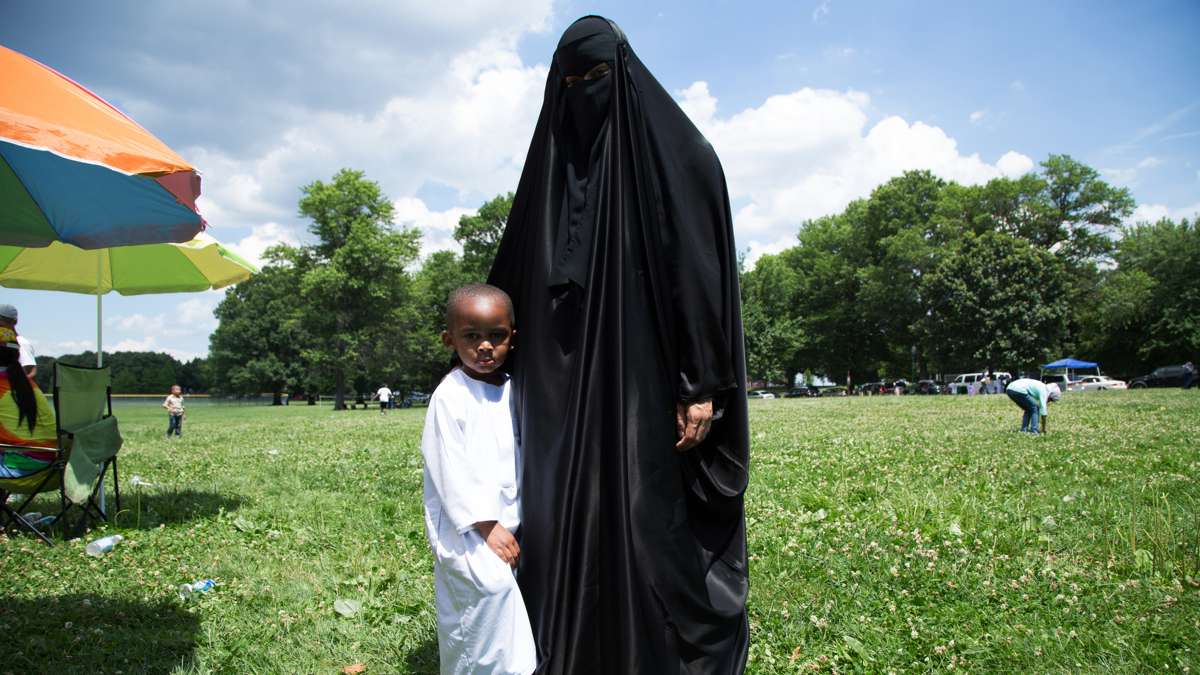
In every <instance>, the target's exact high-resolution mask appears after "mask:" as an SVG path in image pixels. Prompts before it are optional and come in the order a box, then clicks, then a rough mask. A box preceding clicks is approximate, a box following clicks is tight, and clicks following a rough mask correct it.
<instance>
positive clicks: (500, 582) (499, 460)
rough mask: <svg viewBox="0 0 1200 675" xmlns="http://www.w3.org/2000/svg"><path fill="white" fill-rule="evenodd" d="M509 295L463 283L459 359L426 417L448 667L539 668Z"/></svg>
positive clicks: (449, 322) (457, 301) (441, 644)
mask: <svg viewBox="0 0 1200 675" xmlns="http://www.w3.org/2000/svg"><path fill="white" fill-rule="evenodd" d="M513 323H514V316H513V305H512V300H510V299H509V297H508V295H507V294H506V293H505V292H504V291H502V290H500V289H498V288H496V287H494V286H488V285H486V284H472V285H470V286H464V287H462V288H459V289H458V290H456V291H454V292H453V293H452V294H451V295H450V299H449V301H448V303H447V308H446V330H445V331H443V332H442V344H444V345H446V346H447V347H449V348H451V349H453V350H454V352H455V354H456V355H457V356H458V360H459V362H460V365H458V366H457V367H455V368H454V370H452V371H450V373H449V374H448V375H446V377H445V378H444V379H443V380H442V382H441V384H439V385H438V387H437V389H436V390H434V392H433V396H432V397H431V398H430V400H429V411H428V412H427V413H426V415H425V432H424V435H423V437H422V439H421V453H422V454H423V455H424V457H425V531H426V533H427V534H428V535H429V545H430V546H431V547H432V548H433V579H434V591H435V594H436V599H437V613H438V651H439V653H440V657H441V659H440V660H441V671H442V673H506V674H507V673H531V672H533V669H534V667H535V666H536V665H537V656H536V653H535V650H534V643H533V631H532V629H531V628H530V625H529V616H528V614H527V613H526V610H525V601H524V599H523V598H522V597H521V590H520V588H518V586H517V580H516V577H515V575H514V571H513V568H515V567H516V564H517V558H518V556H520V554H521V547H520V546H519V545H518V544H517V540H516V536H515V535H516V533H517V530H518V528H519V527H520V525H521V499H520V483H519V472H520V471H519V468H518V467H519V466H520V460H519V453H520V449H519V447H518V444H517V440H516V432H515V430H514V426H513V413H512V407H511V403H510V401H511V390H512V386H511V384H510V382H509V380H508V375H507V374H506V373H505V372H504V371H503V370H501V366H503V365H504V360H505V359H506V358H508V354H509V350H511V349H512V342H513V338H514V337H515V335H516V331H515V330H513Z"/></svg>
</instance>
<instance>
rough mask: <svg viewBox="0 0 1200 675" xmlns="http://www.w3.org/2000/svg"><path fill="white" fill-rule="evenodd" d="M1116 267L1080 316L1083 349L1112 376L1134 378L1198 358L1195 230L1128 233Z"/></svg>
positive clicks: (1174, 226)
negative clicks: (1084, 333)
mask: <svg viewBox="0 0 1200 675" xmlns="http://www.w3.org/2000/svg"><path fill="white" fill-rule="evenodd" d="M1113 257H1114V260H1115V262H1116V267H1115V268H1112V269H1109V270H1107V271H1106V272H1105V273H1104V274H1103V276H1102V278H1101V281H1100V284H1099V292H1098V294H1097V298H1098V300H1097V302H1096V303H1094V304H1093V305H1090V306H1089V307H1086V308H1084V310H1085V319H1084V323H1085V325H1086V326H1087V328H1088V330H1087V335H1088V340H1087V342H1086V345H1087V346H1088V348H1089V349H1090V350H1091V352H1092V353H1093V355H1094V356H1096V357H1097V358H1100V359H1102V361H1103V363H1104V364H1105V366H1106V368H1108V369H1109V370H1111V371H1114V372H1118V373H1123V374H1127V375H1128V374H1134V373H1136V372H1137V371H1140V370H1144V369H1148V368H1151V367H1154V366H1158V365H1163V364H1167V363H1180V362H1183V361H1186V360H1188V359H1192V360H1196V356H1197V355H1198V353H1200V309H1198V308H1200V283H1197V281H1196V271H1197V270H1200V229H1197V227H1196V222H1195V221H1191V222H1189V221H1188V220H1186V219H1185V220H1183V221H1180V222H1175V221H1172V220H1169V219H1164V220H1160V221H1159V222H1157V223H1153V224H1150V223H1142V224H1139V225H1135V226H1132V227H1127V228H1125V229H1124V231H1123V235H1122V237H1121V238H1120V240H1119V241H1118V242H1117V249H1116V252H1115V253H1114V256H1113Z"/></svg>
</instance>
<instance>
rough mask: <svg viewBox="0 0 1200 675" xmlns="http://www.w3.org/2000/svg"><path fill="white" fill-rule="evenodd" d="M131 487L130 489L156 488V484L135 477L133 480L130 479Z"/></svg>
mask: <svg viewBox="0 0 1200 675" xmlns="http://www.w3.org/2000/svg"><path fill="white" fill-rule="evenodd" d="M129 486H130V487H154V483H151V482H149V481H147V480H145V479H143V478H142V477H141V476H134V477H133V478H130V479H129Z"/></svg>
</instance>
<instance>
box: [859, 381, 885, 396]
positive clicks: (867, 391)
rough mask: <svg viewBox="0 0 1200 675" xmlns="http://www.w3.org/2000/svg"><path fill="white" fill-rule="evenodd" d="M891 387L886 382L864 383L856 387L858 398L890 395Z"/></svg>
mask: <svg viewBox="0 0 1200 675" xmlns="http://www.w3.org/2000/svg"><path fill="white" fill-rule="evenodd" d="M891 392H892V387H891V385H889V384H888V383H886V382H864V383H863V384H860V385H858V392H857V393H858V395H859V396H875V395H877V394H890V393H891Z"/></svg>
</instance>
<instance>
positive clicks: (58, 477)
mask: <svg viewBox="0 0 1200 675" xmlns="http://www.w3.org/2000/svg"><path fill="white" fill-rule="evenodd" d="M110 382H111V378H110V373H109V370H108V368H87V367H83V366H68V365H65V364H62V363H55V364H54V413H55V425H56V427H57V430H58V457H57V458H55V460H54V462H52V463H51V464H50V466H48V467H46V468H45V469H42V470H41V471H38V472H36V473H32V474H29V475H27V476H22V477H20V478H0V516H5V517H7V519H8V520H11V521H13V522H15V523H16V524H17V525H19V526H21V527H24V528H25V529H28V530H30V531H31V532H33V533H34V534H36V535H37V536H38V537H40V538H41V539H42V540H43V541H45V542H46V543H47V544H51V545H53V543H52V542H51V541H50V539H49V538H48V537H46V536H45V535H44V534H42V533H41V532H40V531H39V530H38V529H37V528H36V527H34V525H33V524H32V523H30V522H29V520H28V519H26V518H25V517H23V516H22V515H21V512H22V511H24V510H25V507H26V506H28V505H29V503H30V502H31V501H33V499H34V497H36V496H37V495H39V494H42V493H45V492H50V491H52V490H58V493H59V502H60V504H61V508H62V510H61V511H60V512H59V513H58V515H57V516H56V517H55V518H54V520H53V521H52V522H51V523H50V525H51V526H53V525H54V524H56V523H58V522H59V521H60V520H62V519H63V518H64V517H65V516H66V515H67V514H68V513H69V512H70V511H71V510H72V509H75V508H78V509H79V510H80V511H81V512H82V513H81V516H80V518H81V519H80V525H81V526H82V525H83V524H85V523H86V522H87V521H88V520H108V514H107V512H106V511H105V509H104V506H103V490H104V477H105V474H106V473H107V472H108V468H109V467H110V466H111V467H112V480H113V490H114V492H115V495H116V504H117V510H118V511H119V510H120V509H121V488H120V484H119V482H118V478H117V451H119V450H120V449H121V435H120V432H119V431H118V429H117V419H116V418H115V417H113V415H112V386H111V384H110ZM9 494H20V495H27V496H26V498H25V501H23V502H21V504H20V505H19V506H18V507H17V508H16V509H13V508H11V507H9V506H8V503H7V502H8V496H9ZM98 496H99V498H100V501H99V502H97V497H98Z"/></svg>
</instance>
